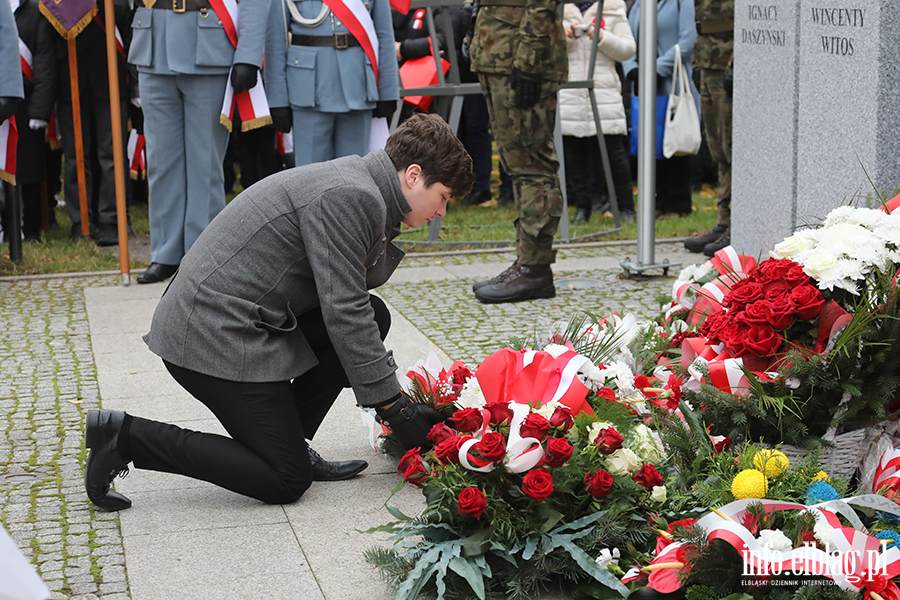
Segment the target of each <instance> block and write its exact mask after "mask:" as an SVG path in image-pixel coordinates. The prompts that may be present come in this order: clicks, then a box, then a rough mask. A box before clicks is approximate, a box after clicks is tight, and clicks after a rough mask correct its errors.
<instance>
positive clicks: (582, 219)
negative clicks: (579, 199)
mask: <svg viewBox="0 0 900 600" xmlns="http://www.w3.org/2000/svg"><path fill="white" fill-rule="evenodd" d="M590 220H591V212H590V211H588V210H584V209H583V208H579V209H578V212H576V213H575V219H574V220H573V221H572V222H573V223H587V222H588V221H590Z"/></svg>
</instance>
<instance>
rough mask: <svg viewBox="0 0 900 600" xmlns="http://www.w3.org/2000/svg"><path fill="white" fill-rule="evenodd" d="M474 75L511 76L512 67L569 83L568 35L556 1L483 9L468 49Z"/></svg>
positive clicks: (543, 0)
mask: <svg viewBox="0 0 900 600" xmlns="http://www.w3.org/2000/svg"><path fill="white" fill-rule="evenodd" d="M469 55H470V56H471V69H472V71H473V72H475V73H505V74H509V73H512V69H513V67H516V68H517V69H519V70H520V71H523V72H525V73H532V74H539V75H540V76H541V78H542V79H544V80H547V81H555V82H557V83H563V82H564V81H567V80H568V59H567V58H566V34H565V32H564V31H563V28H562V21H561V19H560V18H559V13H558V12H557V3H556V2H555V0H527V2H526V4H525V6H484V7H482V8H481V10H480V11H478V18H477V20H476V21H475V34H474V36H473V37H472V44H471V46H470V48H469Z"/></svg>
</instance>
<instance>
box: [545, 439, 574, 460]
mask: <svg viewBox="0 0 900 600" xmlns="http://www.w3.org/2000/svg"><path fill="white" fill-rule="evenodd" d="M573 451H574V448H572V444H570V443H569V440H567V439H566V438H550V439H548V440H547V451H546V452H544V462H545V463H547V464H548V465H549V466H551V467H561V466H563V465H564V464H565V463H566V461H567V460H569V458H571V456H572V452H573Z"/></svg>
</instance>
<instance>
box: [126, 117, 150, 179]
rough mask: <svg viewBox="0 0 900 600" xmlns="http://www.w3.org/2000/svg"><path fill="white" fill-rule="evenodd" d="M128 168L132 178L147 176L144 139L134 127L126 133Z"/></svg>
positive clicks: (144, 177)
mask: <svg viewBox="0 0 900 600" xmlns="http://www.w3.org/2000/svg"><path fill="white" fill-rule="evenodd" d="M128 170H129V174H130V175H131V178H132V179H146V178H147V148H146V140H145V139H144V136H143V134H140V133H138V132H137V130H136V129H132V130H131V132H130V133H129V134H128Z"/></svg>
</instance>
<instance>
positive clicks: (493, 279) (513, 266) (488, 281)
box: [472, 261, 519, 292]
mask: <svg viewBox="0 0 900 600" xmlns="http://www.w3.org/2000/svg"><path fill="white" fill-rule="evenodd" d="M518 265H519V262H518V261H516V262H514V263H513V264H511V265H510V266H508V267H506V269H504V270H503V271H502V272H501V273H500V274H499V275H495V276H494V277H491V278H490V279H484V280H482V281H479V282H478V283H476V284H473V285H472V291H473V292H477V291H478V290H480V289H481V288H483V287H484V286H486V285H488V284H491V283H497V282H498V281H501V280H503V279H505V278H506V277H507V276H509V274H510V273H511V272H512V271H514V270H515V269H516V268H517V267H518Z"/></svg>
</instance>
